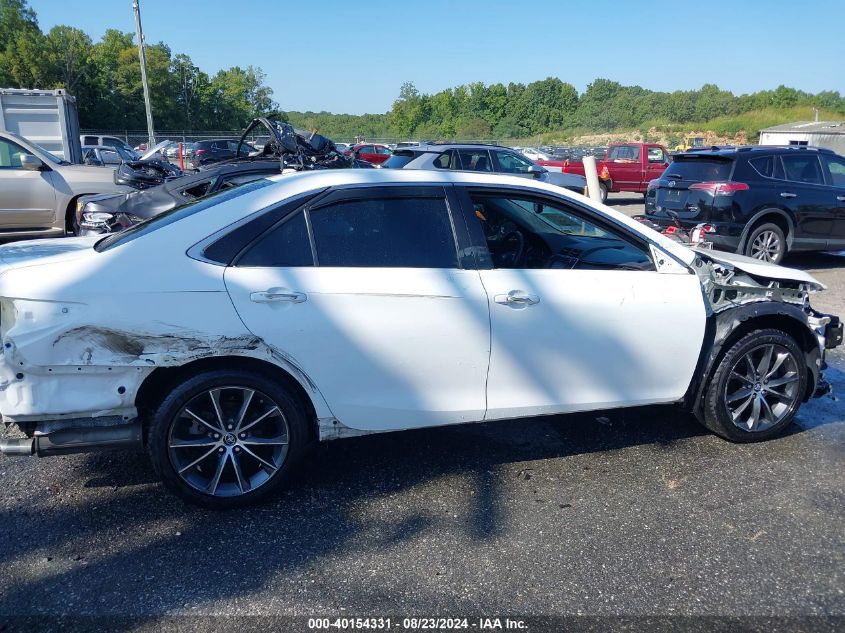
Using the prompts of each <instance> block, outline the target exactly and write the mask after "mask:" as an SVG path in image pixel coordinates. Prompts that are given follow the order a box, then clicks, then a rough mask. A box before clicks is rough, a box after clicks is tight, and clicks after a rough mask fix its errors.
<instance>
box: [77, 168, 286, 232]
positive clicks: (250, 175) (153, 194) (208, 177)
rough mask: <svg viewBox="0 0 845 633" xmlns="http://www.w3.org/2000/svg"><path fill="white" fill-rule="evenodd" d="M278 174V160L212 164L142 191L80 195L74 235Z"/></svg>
mask: <svg viewBox="0 0 845 633" xmlns="http://www.w3.org/2000/svg"><path fill="white" fill-rule="evenodd" d="M278 173H280V168H279V161H278V159H274V160H258V161H243V162H233V163H226V164H223V165H213V166H211V167H209V168H208V169H205V170H203V171H201V172H199V173H196V174H191V175H188V176H183V177H182V178H177V179H174V180H170V181H167V182H165V183H164V184H162V185H159V186H158V187H152V188H150V189H145V190H143V191H133V192H132V193H117V194H113V193H107V194H100V195H94V196H83V197H82V198H81V199H80V204H79V205H77V209H76V227H78V229H77V234H78V235H97V234H100V233H114V232H117V231H122V230H123V229H125V228H128V227H130V226H133V225H134V224H138V223H139V222H142V221H143V220H147V219H149V218H151V217H153V216H156V215H159V214H160V213H164V212H165V211H169V210H170V209H173V208H175V207H178V206H180V205H183V204H185V203H186V202H191V201H192V200H196V199H197V198H202V197H204V196H207V195H209V194H212V193H215V192H217V191H221V190H223V189H228V188H230V187H236V186H238V185H242V184H244V183H247V182H251V181H253V180H258V179H259V178H265V177H267V176H272V175H274V174H278Z"/></svg>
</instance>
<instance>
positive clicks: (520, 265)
mask: <svg viewBox="0 0 845 633" xmlns="http://www.w3.org/2000/svg"><path fill="white" fill-rule="evenodd" d="M471 199H472V204H473V212H474V215H475V218H476V219H477V221H478V222H479V223H480V225H481V229H482V232H483V233H484V238H485V241H486V243H487V248H488V250H489V251H490V258H491V260H492V262H493V267H494V268H515V269H544V268H560V269H580V270H654V265H653V263H652V261H651V258H650V257H649V255H648V254H647V253H646V251H645V249H643V248H641V247H639V246H638V245H636V244H634V243H633V242H632V241H629V240H627V239H625V238H624V237H622V236H621V235H619V234H618V233H617V232H616V231H613V230H610V229H608V228H606V227H604V226H601V225H600V224H598V223H596V222H594V221H592V220H590V219H589V218H587V217H585V216H584V215H583V214H581V213H579V212H578V210H577V209H574V208H570V207H567V206H565V205H564V204H552V203H549V202H547V201H545V200H539V199H533V198H530V197H521V196H512V195H494V194H488V193H477V194H473V195H472V196H471Z"/></svg>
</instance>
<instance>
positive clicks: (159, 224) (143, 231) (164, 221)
mask: <svg viewBox="0 0 845 633" xmlns="http://www.w3.org/2000/svg"><path fill="white" fill-rule="evenodd" d="M272 184H273V181H272V180H268V179H266V178H262V179H261V180H254V181H253V182H250V183H247V184H244V185H241V186H239V187H234V188H229V189H224V190H221V191H218V192H217V193H213V194H211V195H209V196H205V197H203V198H201V199H199V200H196V201H194V202H188V203H187V204H183V205H181V206H178V207H175V208H173V209H170V210H169V211H165V212H164V213H161V214H159V215H156V216H154V217H152V218H150V219H149V220H146V221H144V222H141V223H140V224H136V225H135V226H133V227H130V228H128V229H126V230H125V231H121V232H120V233H114V234H112V235H109V236H108V237H105V238H103V239H101V240H100V241H99V242H97V243H96V244H95V245H94V249H95V250H96V251H97V252H100V253H102V252H103V251H107V250H109V249H112V248H115V247H117V246H120V245H122V244H126V243H127V242H131V241H133V240H135V239H137V238H139V237H143V236H144V235H147V234H149V233H152V232H153V231H157V230H158V229H160V228H163V227H165V226H169V225H170V224H173V223H174V222H178V221H179V220H182V219H184V218H187V217H190V216H192V215H194V214H195V213H199V212H200V211H204V210H205V209H208V208H209V207H213V206H214V205H216V204H220V203H221V202H226V201H227V200H232V199H233V198H237V197H238V196H242V195H244V194H246V193H249V192H250V191H255V190H257V189H262V188H263V187H267V186H269V185H272Z"/></svg>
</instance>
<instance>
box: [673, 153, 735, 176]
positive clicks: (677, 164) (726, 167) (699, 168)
mask: <svg viewBox="0 0 845 633" xmlns="http://www.w3.org/2000/svg"><path fill="white" fill-rule="evenodd" d="M731 167H733V161H732V160H730V159H719V158H710V157H708V158H688V157H685V156H684V155H680V156H676V157H675V160H674V161H673V162H672V163H671V164H670V165H669V167H667V168H666V171H665V172H664V174H663V178H669V179H672V180H690V181H699V182H700V181H708V182H712V181H723V180H729V179H730V175H731Z"/></svg>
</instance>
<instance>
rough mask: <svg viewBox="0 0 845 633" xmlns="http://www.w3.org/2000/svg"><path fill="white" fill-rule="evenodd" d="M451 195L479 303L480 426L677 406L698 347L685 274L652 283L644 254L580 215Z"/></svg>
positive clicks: (551, 206)
mask: <svg viewBox="0 0 845 633" xmlns="http://www.w3.org/2000/svg"><path fill="white" fill-rule="evenodd" d="M462 190H463V191H464V194H463V195H462V200H463V203H464V205H463V206H464V209H465V214H464V215H465V217H466V220H467V222H468V224H469V228H470V235H471V237H472V238H473V241H474V243H475V244H476V246H477V252H478V253H480V254H481V260H480V268H481V269H482V270H481V271H480V274H481V279H482V282H483V283H484V287H485V289H486V291H487V296H488V300H489V302H490V323H491V343H490V345H491V351H490V371H489V373H488V378H487V416H486V417H487V419H496V418H510V417H517V416H524V415H540V414H549V413H566V412H573V411H583V410H595V409H603V408H613V407H623V406H632V405H644V404H653V403H665V402H674V401H677V400H679V399H680V398H682V397H683V395H684V393H685V392H686V390H687V388H688V386H689V384H690V381H691V378H692V376H693V373H694V371H695V367H696V363H697V361H698V357H699V353H700V350H701V344H702V340H703V336H704V325H705V309H704V301H703V298H702V293H701V286H700V284H699V281H698V278H697V276H696V275H692V274H688V273H687V272H686V271H684V272H682V273H680V274H669V273H658V272H656V271H655V269H654V265H653V263H652V260H651V256H650V252H649V247H648V245H647V244H645V243H644V242H642V241H641V240H638V239H634V238H632V237H631V236H630V235H626V233H624V232H623V231H621V230H619V229H617V228H614V227H613V225H610V224H608V223H607V221H602V220H601V219H600V216H595V215H593V214H591V213H590V212H589V210H588V209H587V207H582V206H580V205H576V204H575V203H572V202H568V201H565V200H562V199H560V198H557V197H538V196H537V195H536V194H534V193H531V192H527V190H519V189H505V188H497V187H485V188H481V187H479V188H475V189H473V188H467V189H465V190H464V189H462ZM517 251H519V252H517Z"/></svg>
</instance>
